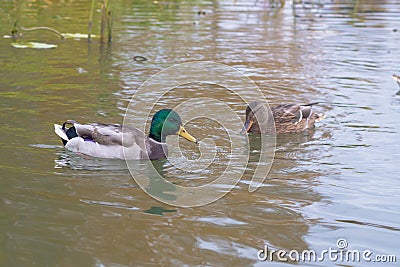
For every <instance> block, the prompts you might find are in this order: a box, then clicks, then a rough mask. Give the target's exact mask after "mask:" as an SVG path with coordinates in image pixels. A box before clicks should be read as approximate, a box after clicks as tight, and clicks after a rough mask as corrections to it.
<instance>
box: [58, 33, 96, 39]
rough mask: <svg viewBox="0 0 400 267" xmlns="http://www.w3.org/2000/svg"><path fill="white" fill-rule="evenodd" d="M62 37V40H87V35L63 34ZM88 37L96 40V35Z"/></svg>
mask: <svg viewBox="0 0 400 267" xmlns="http://www.w3.org/2000/svg"><path fill="white" fill-rule="evenodd" d="M62 36H64V38H74V39H87V38H88V34H87V33H63V34H62ZM90 37H91V38H96V37H97V35H94V34H92V35H91V36H90Z"/></svg>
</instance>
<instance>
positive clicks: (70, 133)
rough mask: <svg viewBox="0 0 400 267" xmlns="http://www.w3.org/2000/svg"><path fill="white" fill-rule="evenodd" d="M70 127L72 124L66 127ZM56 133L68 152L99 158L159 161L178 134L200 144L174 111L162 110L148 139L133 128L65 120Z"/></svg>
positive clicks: (157, 115) (154, 119) (153, 122)
mask: <svg viewBox="0 0 400 267" xmlns="http://www.w3.org/2000/svg"><path fill="white" fill-rule="evenodd" d="M68 125H71V126H70V127H69V128H67V126H68ZM54 130H55V132H56V134H57V135H58V136H59V137H60V138H61V140H62V142H63V144H64V146H65V148H66V149H68V150H70V151H73V152H76V153H81V154H85V155H89V156H92V157H97V158H116V159H125V157H124V152H125V155H126V158H127V159H130V160H133V159H160V158H165V157H166V156H167V155H168V150H167V143H166V137H167V136H168V135H175V134H177V135H179V136H181V137H183V138H185V139H187V140H189V141H191V142H195V143H197V140H196V138H194V137H193V136H191V135H190V134H189V133H188V132H187V131H186V130H185V128H183V126H182V120H181V117H180V116H179V115H178V113H176V112H175V111H173V110H171V109H162V110H160V111H158V112H157V113H156V114H154V116H153V119H152V121H151V126H150V133H149V135H148V136H146V135H145V134H144V133H143V132H141V131H140V130H138V129H136V128H133V127H126V126H124V127H122V125H119V124H102V123H91V124H79V123H77V122H76V121H71V120H69V121H66V122H64V123H63V124H62V126H61V125H58V124H54Z"/></svg>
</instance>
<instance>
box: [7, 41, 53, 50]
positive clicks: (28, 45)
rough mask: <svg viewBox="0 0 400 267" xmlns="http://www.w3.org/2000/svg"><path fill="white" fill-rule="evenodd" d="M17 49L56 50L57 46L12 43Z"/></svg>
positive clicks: (35, 43)
mask: <svg viewBox="0 0 400 267" xmlns="http://www.w3.org/2000/svg"><path fill="white" fill-rule="evenodd" d="M11 45H12V46H13V47H15V48H35V49H51V48H56V47H57V45H55V44H46V43H37V42H23V43H11Z"/></svg>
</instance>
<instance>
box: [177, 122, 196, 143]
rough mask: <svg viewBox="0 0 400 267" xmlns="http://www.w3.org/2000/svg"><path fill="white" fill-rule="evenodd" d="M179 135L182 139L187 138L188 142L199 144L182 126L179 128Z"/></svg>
mask: <svg viewBox="0 0 400 267" xmlns="http://www.w3.org/2000/svg"><path fill="white" fill-rule="evenodd" d="M177 134H178V135H179V136H182V137H183V138H185V139H186V140H188V141H190V142H193V143H196V144H197V140H196V138H194V137H193V136H191V135H190V134H189V133H188V132H187V131H186V130H185V128H183V126H181V127H180V128H179V131H178V132H177Z"/></svg>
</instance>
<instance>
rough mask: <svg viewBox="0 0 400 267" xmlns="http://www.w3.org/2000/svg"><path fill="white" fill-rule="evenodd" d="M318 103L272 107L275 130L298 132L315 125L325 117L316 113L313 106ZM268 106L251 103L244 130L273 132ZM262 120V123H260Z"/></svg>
mask: <svg viewBox="0 0 400 267" xmlns="http://www.w3.org/2000/svg"><path fill="white" fill-rule="evenodd" d="M316 104H318V103H310V104H305V105H296V104H283V105H279V106H276V107H273V108H271V112H272V116H273V119H274V123H275V132H276V133H277V134H280V133H296V132H302V131H304V130H306V129H309V128H311V127H313V126H314V123H315V122H319V121H321V120H322V119H324V118H325V115H324V114H321V113H314V112H313V111H312V106H313V105H316ZM269 114H270V112H269V111H268V107H267V106H266V105H265V104H264V103H263V102H260V101H253V102H251V103H249V105H248V106H247V108H246V122H245V123H244V127H243V130H242V132H248V133H273V132H274V130H273V127H272V119H271V116H269ZM259 121H262V123H259Z"/></svg>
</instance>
